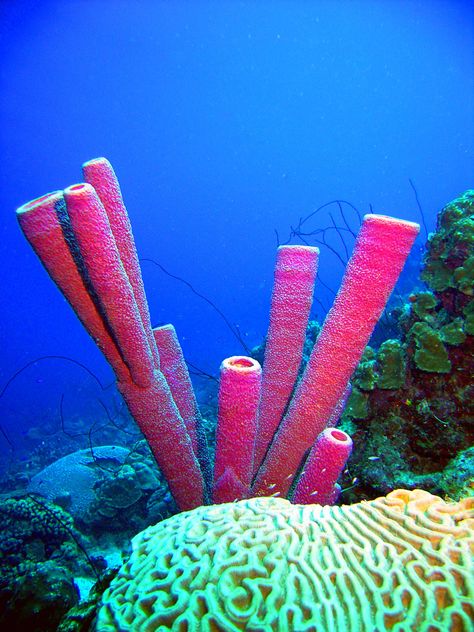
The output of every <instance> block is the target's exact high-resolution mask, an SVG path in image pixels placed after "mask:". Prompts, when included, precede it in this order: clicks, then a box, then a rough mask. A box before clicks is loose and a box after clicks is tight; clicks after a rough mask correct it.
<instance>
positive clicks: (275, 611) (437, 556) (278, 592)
mask: <svg viewBox="0 0 474 632" xmlns="http://www.w3.org/2000/svg"><path fill="white" fill-rule="evenodd" d="M473 552H474V499H473V498H471V499H464V500H462V501H460V502H458V503H452V502H445V501H443V500H441V499H440V498H438V497H436V496H432V495H431V494H429V493H427V492H424V491H421V490H414V491H405V490H396V491H394V492H391V493H390V494H388V496H386V497H382V498H378V499H377V500H374V501H370V502H362V503H358V504H355V505H347V506H342V507H334V506H325V507H321V506H320V505H305V506H304V505H292V504H291V503H289V502H288V501H286V500H282V499H277V498H253V499H250V500H244V501H240V502H237V503H232V504H226V505H218V506H210V507H200V508H198V509H195V510H193V511H190V512H187V513H182V514H179V515H177V516H174V517H172V518H170V519H168V520H165V521H164V522H161V523H159V524H158V525H156V526H154V527H150V528H148V529H146V530H145V531H143V532H142V533H140V534H138V535H137V536H136V537H135V538H134V540H133V552H132V555H131V557H130V559H129V560H128V561H127V562H126V563H125V564H124V565H123V566H122V568H121V569H120V571H119V573H118V575H117V577H116V578H115V579H114V581H113V582H112V584H111V586H110V588H109V589H108V590H107V591H106V592H105V593H104V597H103V603H102V606H101V608H100V611H99V614H98V618H97V624H96V629H97V630H98V631H99V632H112V631H118V630H121V631H126V630H133V631H141V630H143V631H145V630H146V631H147V632H151V631H152V630H162V631H164V630H176V631H183V632H184V631H201V630H202V631H209V632H210V631H221V630H222V631H225V632H232V631H240V630H247V631H249V632H267V631H274V630H275V631H282V632H283V631H285V632H286V631H288V632H304V631H307V630H308V631H310V630H311V631H317V632H330V631H334V630H337V631H338V632H346V631H347V632H365V631H369V630H370V631H372V632H375V631H377V632H383V631H384V630H394V631H397V632H409V631H410V630H417V631H418V630H419V631H420V632H423V631H425V632H446V631H447V630H450V631H456V632H457V631H468V630H472V629H473V627H472V625H473V620H474V612H473V606H472V604H473V603H474V580H473V577H474V575H473V570H474V569H473V567H474V564H473Z"/></svg>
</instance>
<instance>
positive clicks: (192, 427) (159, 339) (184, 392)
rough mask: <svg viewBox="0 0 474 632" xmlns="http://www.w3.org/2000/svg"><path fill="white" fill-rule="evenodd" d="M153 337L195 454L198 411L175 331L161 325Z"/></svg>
mask: <svg viewBox="0 0 474 632" xmlns="http://www.w3.org/2000/svg"><path fill="white" fill-rule="evenodd" d="M153 335H154V337H155V341H156V345H157V347H158V352H159V355H160V361H161V370H162V371H163V375H164V376H165V378H166V381H167V382H168V385H169V387H170V390H171V394H172V395H173V399H174V401H175V403H176V406H177V407H178V410H179V412H180V415H181V417H182V418H183V420H184V423H185V425H186V429H187V431H188V435H189V437H190V438H191V442H192V444H193V449H194V452H195V454H197V453H198V438H197V425H198V420H199V409H198V405H197V401H196V397H195V396H194V391H193V386H192V383H191V378H190V377H189V371H188V367H187V366H186V361H185V359H184V356H183V351H182V349H181V345H180V344H179V341H178V337H177V335H176V330H175V328H174V327H173V325H163V326H161V327H156V328H155V329H153Z"/></svg>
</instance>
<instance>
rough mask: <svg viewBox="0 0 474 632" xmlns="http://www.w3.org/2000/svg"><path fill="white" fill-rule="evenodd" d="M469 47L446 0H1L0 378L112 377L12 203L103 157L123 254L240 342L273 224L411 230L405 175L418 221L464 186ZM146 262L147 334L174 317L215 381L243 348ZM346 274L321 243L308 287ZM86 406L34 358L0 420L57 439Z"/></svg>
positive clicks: (252, 317) (77, 175) (326, 300)
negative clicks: (130, 235) (126, 222)
mask: <svg viewBox="0 0 474 632" xmlns="http://www.w3.org/2000/svg"><path fill="white" fill-rule="evenodd" d="M473 45H474V8H473V6H472V5H471V3H470V2H467V1H466V2H464V1H461V0H453V1H441V0H440V1H429V0H424V1H423V0H422V1H413V0H408V1H406V2H400V1H397V0H382V1H381V2H375V1H369V0H365V1H364V0H359V1H357V0H354V1H347V0H342V1H340V2H336V1H335V0H329V1H315V2H298V1H295V2H275V1H272V2H265V1H261V2H246V1H244V2H237V1H235V2H234V1H221V2H205V1H198V0H196V1H194V2H192V1H190V2H179V1H171V2H159V1H156V2H152V1H151V0H150V1H148V2H146V1H143V2H140V1H138V2H132V1H131V0H128V1H127V0H121V1H117V2H115V1H113V0H102V1H99V0H82V1H79V0H76V1H67V0H66V1H59V0H56V1H53V0H43V1H37V2H24V1H21V0H19V1H3V2H1V4H0V73H1V74H0V179H1V182H0V209H1V215H0V231H1V237H0V265H1V270H2V301H1V306H2V312H1V318H0V344H1V353H0V358H1V363H0V388H2V385H5V384H6V383H7V381H8V379H9V378H10V377H11V376H12V374H14V373H15V372H16V371H18V370H19V369H21V368H22V367H23V366H24V365H26V364H27V363H29V362H31V361H33V360H34V359H35V358H38V357H42V356H50V355H56V356H66V357H70V358H72V359H74V360H76V361H78V362H81V363H83V364H84V365H86V366H87V367H88V368H89V369H90V370H91V371H93V372H94V373H95V374H96V375H97V376H98V377H99V378H100V379H101V380H102V381H103V382H104V383H110V382H112V381H113V375H112V372H111V370H110V368H109V367H108V365H107V363H106V362H105V360H104V359H103V357H102V356H101V354H100V352H99V351H98V350H97V348H96V346H95V344H94V343H93V342H92V340H91V339H90V338H89V337H88V335H87V334H86V332H85V330H84V329H83V328H82V326H81V324H80V323H79V321H78V320H77V318H76V316H75V314H74V313H73V312H72V310H71V309H70V307H69V306H68V305H67V304H66V302H65V300H64V299H63V297H62V295H61V294H60V293H59V291H58V290H57V289H56V287H55V286H54V284H53V283H52V282H51V281H50V279H49V278H48V276H47V274H46V272H45V271H44V269H43V268H42V266H41V265H40V263H39V261H38V260H37V258H36V256H35V255H34V253H33V251H32V250H31V248H30V246H29V245H28V243H27V242H26V240H25V239H24V237H23V235H22V234H21V232H20V230H19V228H18V226H17V223H16V219H15V213H14V211H15V208H16V207H17V206H19V205H21V204H23V203H25V202H27V201H28V200H30V199H33V198H35V197H37V196H39V195H42V194H44V193H46V192H48V191H50V190H55V189H59V188H64V187H66V186H68V185H70V184H73V183H75V182H78V181H80V179H81V172H80V167H81V164H82V163H83V162H84V161H85V160H88V159H91V158H94V157H97V156H101V155H103V156H106V157H107V158H108V159H109V160H110V161H111V162H112V164H113V165H114V167H115V170H116V172H117V175H118V177H119V180H120V183H121V186H122V191H123V195H124V199H125V202H126V204H127V207H128V211H129V214H130V218H131V221H132V225H133V228H134V234H135V239H136V243H137V247H138V251H139V256H140V257H141V258H144V259H154V260H155V261H157V262H158V263H159V264H161V265H162V266H164V267H165V268H166V269H167V270H168V271H169V272H170V273H172V274H173V275H175V276H178V277H180V278H182V279H184V280H186V281H187V282H188V283H190V284H192V286H193V287H194V288H195V289H196V290H197V291H198V292H200V293H201V294H203V295H205V296H206V297H207V298H208V299H209V300H211V301H213V302H214V303H215V304H216V306H218V307H219V309H220V310H222V312H223V313H225V315H226V316H227V318H228V319H229V321H230V322H232V323H235V324H237V325H238V326H239V329H240V331H241V334H242V335H243V337H244V339H245V341H246V344H247V345H248V346H253V345H255V344H258V343H260V342H261V341H262V339H263V336H264V335H265V332H266V328H267V325H268V310H269V301H270V292H271V286H272V275H273V264H274V259H275V250H276V245H277V238H276V232H275V231H277V233H278V234H279V236H280V239H281V241H285V240H286V238H287V236H288V234H289V232H290V227H291V226H292V225H293V226H294V225H295V224H296V223H297V222H298V220H299V218H300V217H305V216H307V215H309V214H310V213H311V212H312V211H313V210H314V209H316V208H317V207H319V206H320V205H322V204H324V203H326V202H329V201H331V200H335V199H342V200H347V201H349V202H351V203H352V204H353V205H355V206H356V207H357V208H358V209H359V210H360V212H361V213H365V212H368V211H369V210H370V209H373V211H374V212H383V213H387V214H390V215H394V216H397V217H401V218H404V219H409V220H415V221H420V214H419V209H418V205H417V203H416V199H415V195H414V190H413V188H412V186H411V185H410V179H411V180H412V182H413V184H414V185H415V187H416V190H417V192H418V195H419V200H420V203H421V205H422V208H423V211H424V217H425V221H426V226H427V229H428V231H430V230H433V229H434V226H435V219H436V213H437V211H438V210H439V209H440V208H441V207H442V206H443V205H445V204H446V203H447V202H449V201H450V200H451V199H453V198H454V197H456V196H457V195H459V194H460V193H462V192H463V191H464V190H466V189H467V188H469V187H472V185H473V182H472V174H473V167H474V152H473V144H474V142H473V138H474V99H473V94H474V91H473V88H474V86H473V83H474V82H473V78H474V69H473V58H474V56H473ZM344 208H345V209H346V210H345V212H346V219H347V221H348V223H350V225H351V226H353V227H354V228H355V226H356V224H357V220H356V216H355V215H354V214H353V213H351V212H350V211H349V208H348V207H344ZM331 209H332V211H333V212H334V213H337V207H336V206H333V207H331ZM337 217H339V216H337ZM313 219H314V221H313V222H312V224H311V229H314V228H317V227H318V226H319V227H325V226H328V225H330V222H331V218H330V216H329V215H328V214H327V213H326V214H321V215H318V216H316V217H315V218H313ZM340 221H341V220H340V218H339V219H338V222H340ZM318 222H319V223H318ZM425 236H426V235H425V233H424V231H422V233H421V238H420V240H419V242H418V243H417V246H416V248H415V250H416V252H417V253H419V251H420V249H421V247H422V245H423V239H424V238H425ZM328 238H329V239H330V240H332V241H331V243H332V245H333V247H334V248H335V249H336V250H338V251H339V252H341V251H342V245H341V243H340V242H339V241H338V240H339V237H338V235H337V234H335V233H334V232H332V234H330V235H329V237H328ZM142 269H143V276H144V281H145V287H146V291H147V295H148V300H149V304H150V310H151V314H152V322H153V324H159V323H167V322H172V323H173V324H174V325H175V327H176V329H177V332H178V335H179V337H180V340H181V343H182V346H183V349H184V352H185V355H186V357H187V359H188V360H189V361H190V362H192V363H193V364H194V365H196V366H197V367H199V368H200V369H202V370H204V371H206V372H207V373H210V374H213V375H217V373H218V368H219V364H220V361H221V360H222V359H223V358H224V357H227V356H229V355H233V354H235V353H241V352H242V351H243V349H242V347H241V346H240V345H239V344H238V342H237V341H236V339H235V337H234V336H233V335H232V334H231V333H230V331H229V329H228V328H227V327H226V325H225V323H224V322H223V320H222V319H221V318H220V317H219V316H218V315H217V313H216V312H215V311H214V310H213V309H212V308H211V307H210V306H209V305H208V303H206V302H205V301H203V300H202V299H200V298H199V297H197V296H196V295H195V294H193V293H192V292H191V291H190V290H189V288H188V287H187V286H186V285H185V284H183V283H181V282H180V281H177V280H176V279H172V278H170V277H169V276H167V275H165V274H164V273H163V272H162V271H161V270H160V269H159V268H158V267H156V266H155V265H153V264H152V263H150V262H143V265H142ZM342 269H343V268H342V266H341V265H340V262H339V261H338V259H337V258H336V257H335V256H334V255H333V254H332V253H331V252H330V251H328V250H327V249H323V250H322V253H321V260H320V273H321V276H322V279H323V280H324V282H325V283H326V284H327V285H329V286H330V287H332V288H333V289H336V288H337V287H338V284H339V279H340V276H341V274H342ZM414 270H415V271H414V272H413V273H412V282H413V284H415V283H416V282H417V281H416V265H415V266H414ZM316 298H317V301H315V312H314V315H317V316H318V317H322V316H324V309H325V308H327V306H329V304H330V300H331V294H330V293H328V291H327V290H325V289H324V288H323V286H322V284H318V286H317V289H316ZM318 301H320V302H318ZM321 304H322V307H321ZM99 394H100V393H99ZM99 394H98V392H97V386H96V385H95V384H94V381H93V380H92V379H91V378H90V377H89V376H88V374H87V373H86V372H85V371H84V370H83V369H80V368H79V367H78V366H76V365H74V364H73V363H70V362H68V361H61V360H47V361H41V362H39V363H37V364H36V365H35V366H31V367H30V368H29V369H28V370H26V371H24V372H22V373H21V374H20V375H19V376H18V378H17V379H15V380H14V382H13V383H12V384H11V385H10V386H9V387H8V389H7V391H6V392H5V394H4V396H3V397H2V398H1V399H0V410H1V423H2V427H3V428H4V430H5V432H7V434H8V436H9V438H10V439H11V441H12V442H13V443H14V444H15V445H18V446H21V445H23V443H22V442H23V441H24V440H25V436H27V435H28V433H29V432H30V430H31V428H32V427H38V426H41V425H44V426H45V427H51V430H52V431H53V430H54V429H55V428H56V430H57V424H58V423H59V421H58V420H59V415H60V413H59V404H60V400H61V398H62V397H63V405H64V408H65V410H64V411H63V413H64V415H66V416H67V417H68V418H73V417H74V416H79V417H81V418H83V419H86V420H87V419H90V420H91V423H92V421H93V420H94V419H95V418H96V417H97V415H100V414H102V413H103V411H102V410H101V408H100V406H99V405H98V403H97V398H98V395H99ZM30 434H31V433H30ZM33 438H34V437H33ZM31 439H32V438H31V436H30V439H29V440H31ZM26 445H27V446H28V445H30V444H29V443H28V442H27V443H26ZM0 450H1V451H2V454H5V453H8V445H7V444H6V442H5V440H4V438H3V437H1V436H0Z"/></svg>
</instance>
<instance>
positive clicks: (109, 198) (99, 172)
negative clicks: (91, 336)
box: [82, 158, 160, 368]
mask: <svg viewBox="0 0 474 632" xmlns="http://www.w3.org/2000/svg"><path fill="white" fill-rule="evenodd" d="M82 173H83V174H84V179H85V181H86V182H88V183H89V184H91V185H92V186H93V187H94V189H95V191H96V193H97V195H98V196H99V199H100V201H101V202H102V205H103V207H104V209H105V212H106V213H107V218H108V220H109V224H110V229H111V231H112V234H113V236H114V240H115V243H116V246H117V250H118V252H119V254H120V260H121V262H122V265H123V268H124V270H125V274H126V275H127V277H128V280H129V282H130V285H131V286H132V290H133V295H134V297H135V302H136V304H137V307H138V311H139V312H140V317H141V320H142V323H143V328H144V331H145V334H146V335H147V337H148V344H149V346H150V350H151V353H152V355H153V360H154V363H155V366H156V367H157V368H159V365H160V364H159V356H158V352H157V349H156V345H155V341H154V339H153V335H152V333H151V322H150V312H149V310H148V302H147V300H146V296H145V288H144V287H143V279H142V274H141V271H140V264H139V262H138V255H137V250H136V248H135V240H134V239H133V233H132V227H131V225H130V220H129V217H128V213H127V209H126V208H125V205H124V203H123V198H122V192H121V191H120V184H119V181H118V180H117V176H116V175H115V171H114V170H113V167H112V165H111V164H110V162H109V161H108V160H107V159H106V158H94V160H89V161H88V162H85V163H84V164H83V165H82Z"/></svg>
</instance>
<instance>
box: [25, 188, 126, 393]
mask: <svg viewBox="0 0 474 632" xmlns="http://www.w3.org/2000/svg"><path fill="white" fill-rule="evenodd" d="M16 214H17V218H18V222H19V224H20V227H21V229H22V231H23V233H24V235H25V237H26V238H27V240H28V241H29V243H30V244H31V246H32V248H33V250H34V251H35V252H36V254H37V255H38V257H39V259H40V261H41V263H42V264H43V265H44V267H45V268H46V270H47V272H48V274H49V275H50V277H51V278H52V279H53V281H54V282H55V283H56V285H57V286H58V287H59V289H60V290H61V291H62V292H63V294H64V296H65V297H66V299H67V300H68V301H69V303H70V304H71V306H72V308H73V309H74V310H75V312H76V314H77V315H78V317H79V319H80V321H81V322H82V324H83V325H84V326H85V328H86V329H87V331H88V332H89V334H90V335H91V336H92V338H93V339H94V340H95V341H96V343H97V344H98V346H99V347H100V349H101V350H102V352H103V353H104V355H105V356H106V358H107V360H108V361H109V362H110V364H111V365H112V368H113V370H114V372H115V374H116V375H117V377H118V379H119V380H122V381H127V380H130V372H129V370H128V367H127V366H126V364H125V363H124V361H123V358H122V356H121V354H120V351H119V350H118V348H117V346H116V344H115V341H114V340H113V339H112V338H111V336H110V334H109V332H108V330H107V327H106V325H105V324H104V322H103V320H102V317H101V314H100V313H99V312H98V310H97V306H96V305H95V303H94V302H93V300H92V299H91V297H90V295H89V293H88V290H87V288H86V285H85V283H84V279H83V278H82V276H81V274H80V272H79V270H78V268H77V266H76V263H75V261H74V258H73V256H72V254H71V250H70V248H69V247H68V245H67V242H66V238H65V234H64V229H63V226H61V222H60V217H65V215H66V203H65V201H64V196H63V193H62V191H54V192H53V193H48V194H46V195H43V196H42V197H40V198H37V199H35V200H32V201H31V202H28V203H27V204H24V205H23V206H20V208H18V209H17V211H16Z"/></svg>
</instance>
